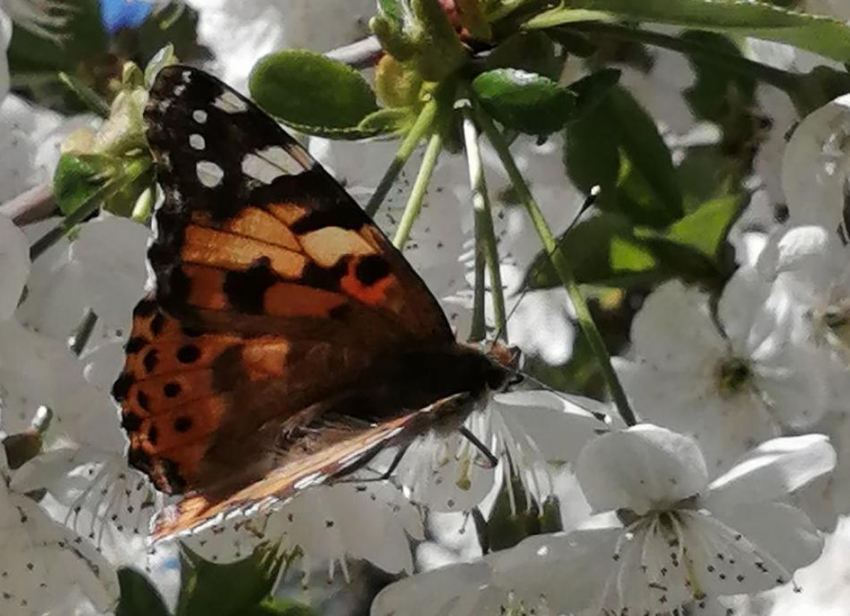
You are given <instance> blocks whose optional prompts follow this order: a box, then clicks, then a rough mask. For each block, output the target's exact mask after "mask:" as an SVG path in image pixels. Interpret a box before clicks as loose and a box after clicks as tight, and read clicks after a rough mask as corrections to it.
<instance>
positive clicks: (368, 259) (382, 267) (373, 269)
mask: <svg viewBox="0 0 850 616" xmlns="http://www.w3.org/2000/svg"><path fill="white" fill-rule="evenodd" d="M389 274H390V264H389V263H387V260H386V259H384V258H383V257H382V256H380V255H367V256H365V257H362V258H361V259H360V260H359V261H357V264H356V265H355V266H354V275H355V276H357V280H359V281H360V282H361V283H362V284H363V285H365V286H367V287H371V286H372V285H373V284H375V283H376V282H378V281H380V280H383V279H384V278H386V277H387V276H389Z"/></svg>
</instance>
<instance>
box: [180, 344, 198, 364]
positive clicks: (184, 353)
mask: <svg viewBox="0 0 850 616" xmlns="http://www.w3.org/2000/svg"><path fill="white" fill-rule="evenodd" d="M200 356H201V349H200V347H198V346H197V345H195V344H184V345H183V346H182V347H180V348H179V349H177V361H179V362H180V363H181V364H192V363H194V362H196V361H198V358H200Z"/></svg>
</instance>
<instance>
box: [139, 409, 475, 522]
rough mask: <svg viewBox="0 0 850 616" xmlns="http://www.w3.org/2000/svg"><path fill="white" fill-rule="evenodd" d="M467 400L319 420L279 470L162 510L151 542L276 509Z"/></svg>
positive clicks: (410, 435) (401, 442)
mask: <svg viewBox="0 0 850 616" xmlns="http://www.w3.org/2000/svg"><path fill="white" fill-rule="evenodd" d="M471 402H472V401H471V398H470V396H468V395H465V394H455V395H452V396H449V397H447V398H444V399H442V400H439V401H437V402H435V403H434V404H430V405H428V406H426V407H424V408H422V409H419V410H418V411H415V412H413V413H408V414H406V415H403V416H399V417H396V418H394V419H390V420H387V421H384V422H381V423H380V424H379V425H375V426H371V427H365V428H364V427H358V426H356V425H350V424H348V425H347V424H345V423H342V424H334V423H333V422H332V421H331V422H325V421H322V420H319V421H318V422H316V425H314V426H312V428H313V429H312V430H311V436H310V437H305V438H303V439H301V440H300V442H299V443H298V446H297V447H293V448H292V450H291V451H290V452H289V454H288V457H287V459H286V460H285V461H284V462H283V464H282V465H281V466H280V467H279V468H277V469H276V470H274V471H272V472H270V473H268V474H267V475H266V476H265V477H263V478H262V479H260V480H259V481H257V482H255V483H253V484H251V485H249V486H247V487H245V488H243V489H241V490H239V491H237V492H236V493H234V494H232V495H230V496H229V497H228V498H227V499H226V500H225V501H220V502H216V501H214V500H210V499H208V498H206V497H205V496H203V495H196V496H190V497H188V498H186V499H184V500H182V501H181V502H180V503H178V504H177V505H175V506H173V507H171V508H169V509H166V510H165V511H164V512H163V513H162V514H161V515H160V516H158V518H157V520H156V526H155V528H154V533H153V534H154V538H155V539H163V538H167V537H170V536H174V535H179V534H183V533H186V532H187V531H194V530H197V529H199V528H201V527H204V526H206V524H215V523H217V522H218V521H220V520H221V518H222V516H224V515H227V516H234V515H250V514H252V513H259V512H262V511H263V510H264V509H267V508H268V507H269V506H271V505H281V504H283V503H284V502H285V501H286V499H288V498H290V497H292V496H293V495H294V494H295V493H296V492H298V491H299V490H302V489H305V488H308V487H312V486H316V485H320V484H322V483H325V482H326V481H329V480H332V479H334V478H335V477H338V476H340V475H344V474H346V473H349V472H351V471H352V470H355V469H356V468H358V467H359V466H360V465H362V464H363V463H364V462H366V461H368V460H370V459H371V458H372V457H373V456H374V455H375V454H376V453H378V452H379V451H380V450H381V449H383V448H384V447H389V446H396V445H405V444H406V443H408V442H410V440H411V439H412V438H414V437H415V436H416V435H417V434H420V433H421V432H422V431H424V430H425V429H426V428H427V427H428V426H430V425H433V424H434V423H438V422H440V421H441V420H443V419H444V418H445V417H447V416H454V415H457V414H462V412H463V409H465V408H468V407H469V405H470V404H471Z"/></svg>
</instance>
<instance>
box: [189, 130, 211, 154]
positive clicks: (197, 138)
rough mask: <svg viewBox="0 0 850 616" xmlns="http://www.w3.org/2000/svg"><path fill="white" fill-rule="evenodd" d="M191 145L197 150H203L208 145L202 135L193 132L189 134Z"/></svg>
mask: <svg viewBox="0 0 850 616" xmlns="http://www.w3.org/2000/svg"><path fill="white" fill-rule="evenodd" d="M189 145H191V146H192V147H193V148H195V149H196V150H203V149H204V148H205V147H206V145H207V142H206V141H205V140H204V138H203V137H202V136H201V135H199V134H197V133H192V134H191V135H189Z"/></svg>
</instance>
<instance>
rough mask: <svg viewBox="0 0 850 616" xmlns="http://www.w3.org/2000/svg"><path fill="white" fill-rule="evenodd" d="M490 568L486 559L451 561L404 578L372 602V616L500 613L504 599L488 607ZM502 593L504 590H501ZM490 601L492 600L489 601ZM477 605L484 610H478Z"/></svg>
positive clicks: (439, 615) (442, 615)
mask: <svg viewBox="0 0 850 616" xmlns="http://www.w3.org/2000/svg"><path fill="white" fill-rule="evenodd" d="M489 588H490V568H489V567H488V566H487V563H486V562H485V561H483V560H478V561H475V562H472V563H460V564H457V565H449V566H448V567H444V568H442V569H435V570H433V571H429V572H428V573H421V574H419V575H414V576H412V577H409V578H405V579H403V580H401V581H399V582H396V583H395V584H391V585H390V586H387V587H386V588H384V589H383V590H382V591H381V592H380V593H379V594H378V596H377V597H375V600H374V601H373V602H372V611H371V615H372V616H400V615H401V614H404V615H405V616H471V615H473V614H498V613H499V606H500V605H501V602H499V601H496V602H494V604H493V605H490V606H489V607H488V606H487V605H482V604H481V603H482V601H481V600H482V599H483V598H484V597H485V595H487V594H489V593H488V592H487V591H488V589H489ZM498 594H499V595H503V593H498ZM488 603H489V602H488ZM476 606H478V607H479V608H481V610H482V611H477V610H476Z"/></svg>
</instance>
